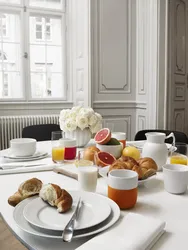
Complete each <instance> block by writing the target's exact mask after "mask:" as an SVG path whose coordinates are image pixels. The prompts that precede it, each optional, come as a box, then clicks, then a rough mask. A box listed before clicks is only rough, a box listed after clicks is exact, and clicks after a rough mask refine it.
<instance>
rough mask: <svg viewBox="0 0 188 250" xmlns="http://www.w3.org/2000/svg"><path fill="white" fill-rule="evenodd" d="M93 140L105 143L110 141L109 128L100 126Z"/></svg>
mask: <svg viewBox="0 0 188 250" xmlns="http://www.w3.org/2000/svg"><path fill="white" fill-rule="evenodd" d="M94 139H95V142H96V143H98V144H102V145H103V144H106V143H107V142H109V141H110V139H111V131H110V129H109V128H102V129H101V130H99V131H98V132H97V133H96V135H95V137H94Z"/></svg>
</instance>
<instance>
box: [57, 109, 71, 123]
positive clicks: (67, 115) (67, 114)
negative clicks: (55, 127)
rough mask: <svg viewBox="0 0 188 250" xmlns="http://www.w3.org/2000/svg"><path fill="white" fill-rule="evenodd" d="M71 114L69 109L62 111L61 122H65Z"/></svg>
mask: <svg viewBox="0 0 188 250" xmlns="http://www.w3.org/2000/svg"><path fill="white" fill-rule="evenodd" d="M69 113H70V111H69V109H63V110H61V112H60V117H59V118H60V120H62V121H65V120H66V119H67V118H68V117H69Z"/></svg>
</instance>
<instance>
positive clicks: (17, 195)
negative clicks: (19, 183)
mask: <svg viewBox="0 0 188 250" xmlns="http://www.w3.org/2000/svg"><path fill="white" fill-rule="evenodd" d="M22 200H23V196H22V195H21V194H20V193H19V192H16V193H14V194H13V195H12V196H10V197H9V198H8V203H9V204H10V205H11V206H13V207H15V206H16V205H17V204H18V203H19V202H20V201H22Z"/></svg>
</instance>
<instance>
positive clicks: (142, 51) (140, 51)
mask: <svg viewBox="0 0 188 250" xmlns="http://www.w3.org/2000/svg"><path fill="white" fill-rule="evenodd" d="M145 2H146V1H140V0H137V5H136V24H137V25H136V26H137V29H136V40H137V43H136V47H137V48H136V52H137V55H136V57H137V60H136V86H137V94H138V95H145V94H146V81H145V80H146V79H145V78H146V72H145V66H146V64H147V63H148V62H147V60H146V56H147V43H148V37H147V33H146V31H147V20H146V18H147V15H146V13H145V12H146V11H145Z"/></svg>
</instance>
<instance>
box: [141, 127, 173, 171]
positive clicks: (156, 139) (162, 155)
mask: <svg viewBox="0 0 188 250" xmlns="http://www.w3.org/2000/svg"><path fill="white" fill-rule="evenodd" d="M145 135H146V138H147V141H146V143H145V144H144V147H143V150H142V157H150V158H152V159H153V160H154V161H155V162H156V164H157V166H158V171H160V170H162V166H163V165H164V164H166V161H167V158H168V148H167V146H166V143H165V139H167V138H169V137H172V138H173V143H172V145H174V144H175V137H174V134H173V133H170V134H169V135H168V136H166V134H165V133H159V132H149V133H146V134H145Z"/></svg>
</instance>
